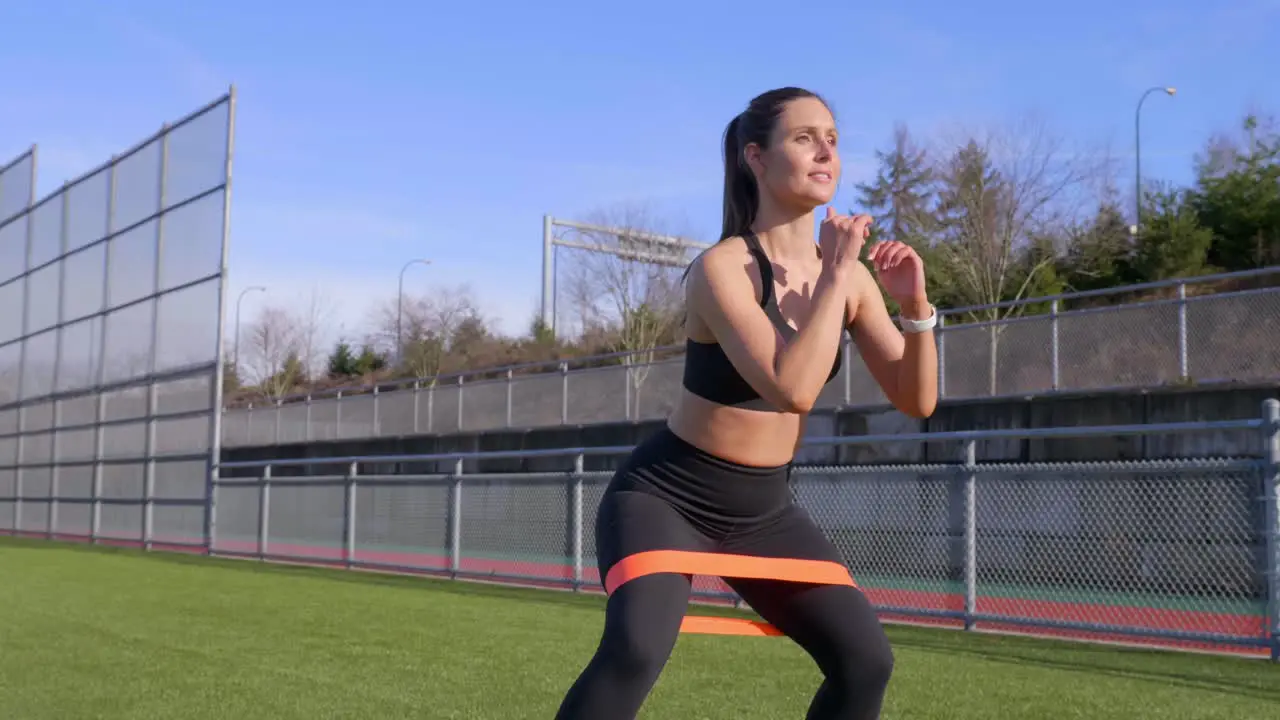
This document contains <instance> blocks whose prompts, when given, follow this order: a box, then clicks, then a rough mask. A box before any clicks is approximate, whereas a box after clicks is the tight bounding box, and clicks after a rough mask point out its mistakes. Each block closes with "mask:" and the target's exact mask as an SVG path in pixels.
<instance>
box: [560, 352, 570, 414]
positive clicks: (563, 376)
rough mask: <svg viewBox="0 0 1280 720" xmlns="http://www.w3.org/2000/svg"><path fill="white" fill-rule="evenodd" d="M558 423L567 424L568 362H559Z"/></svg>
mask: <svg viewBox="0 0 1280 720" xmlns="http://www.w3.org/2000/svg"><path fill="white" fill-rule="evenodd" d="M560 424H561V425H568V424H569V363H567V362H562V363H560Z"/></svg>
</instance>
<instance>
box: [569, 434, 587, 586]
mask: <svg viewBox="0 0 1280 720" xmlns="http://www.w3.org/2000/svg"><path fill="white" fill-rule="evenodd" d="M585 465H586V457H585V456H584V455H583V454H582V453H578V454H577V455H576V456H574V458H573V486H572V490H571V492H572V502H573V506H572V516H573V517H572V521H573V531H572V537H573V591H574V592H580V591H581V590H582V473H583V472H584V468H585Z"/></svg>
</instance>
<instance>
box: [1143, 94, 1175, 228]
mask: <svg viewBox="0 0 1280 720" xmlns="http://www.w3.org/2000/svg"><path fill="white" fill-rule="evenodd" d="M1155 92H1162V93H1164V94H1166V95H1168V96H1170V97H1173V96H1174V95H1175V94H1176V93H1177V92H1178V89H1177V88H1175V87H1158V86H1157V87H1153V88H1148V89H1147V91H1146V92H1144V93H1142V97H1140V98H1138V109H1137V110H1135V111H1134V113H1133V168H1134V175H1135V182H1134V186H1133V193H1134V205H1135V206H1136V207H1135V210H1136V212H1135V215H1134V216H1135V220H1134V223H1135V224H1134V226H1133V235H1134V236H1135V237H1137V235H1138V232H1139V230H1140V229H1141V228H1142V103H1144V102H1146V100H1147V96H1148V95H1150V94H1151V93H1155Z"/></svg>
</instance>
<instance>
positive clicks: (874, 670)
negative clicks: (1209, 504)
mask: <svg viewBox="0 0 1280 720" xmlns="http://www.w3.org/2000/svg"><path fill="white" fill-rule="evenodd" d="M878 629H879V628H877V630H878ZM893 665H894V657H893V648H892V647H891V646H890V645H889V639H888V637H886V636H885V634H884V632H883V631H879V632H875V633H871V634H869V636H868V635H867V634H842V635H841V636H840V637H838V638H836V643H835V647H834V648H833V652H832V657H831V661H830V662H829V663H827V667H825V668H823V670H824V672H825V674H826V676H827V679H828V680H829V681H830V682H831V683H833V684H835V685H838V686H840V687H841V688H842V689H843V690H845V691H846V692H850V693H852V694H854V695H861V696H865V695H873V696H878V695H882V694H883V693H884V691H885V690H886V688H888V686H889V679H890V677H892V676H893Z"/></svg>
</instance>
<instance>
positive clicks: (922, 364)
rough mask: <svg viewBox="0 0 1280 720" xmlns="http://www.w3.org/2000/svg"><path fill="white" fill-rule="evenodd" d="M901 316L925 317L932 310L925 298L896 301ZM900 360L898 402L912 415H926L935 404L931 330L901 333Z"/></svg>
mask: <svg viewBox="0 0 1280 720" xmlns="http://www.w3.org/2000/svg"><path fill="white" fill-rule="evenodd" d="M899 305H900V306H901V308H902V317H904V318H907V319H910V320H924V319H925V318H927V317H929V313H930V312H933V308H932V307H931V306H930V305H929V301H928V300H926V299H923V298H921V299H919V300H913V301H910V302H907V303H899ZM902 339H903V348H902V359H900V360H898V362H897V363H895V365H896V366H897V367H896V368H895V370H896V386H897V393H896V394H897V396H898V397H897V398H896V402H895V405H898V406H899V408H900V409H902V410H903V412H906V413H908V414H910V415H912V416H914V417H928V416H929V415H931V414H933V410H934V408H935V407H936V406H937V404H938V346H937V343H936V341H935V339H934V331H933V330H926V331H924V332H903V333H902Z"/></svg>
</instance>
